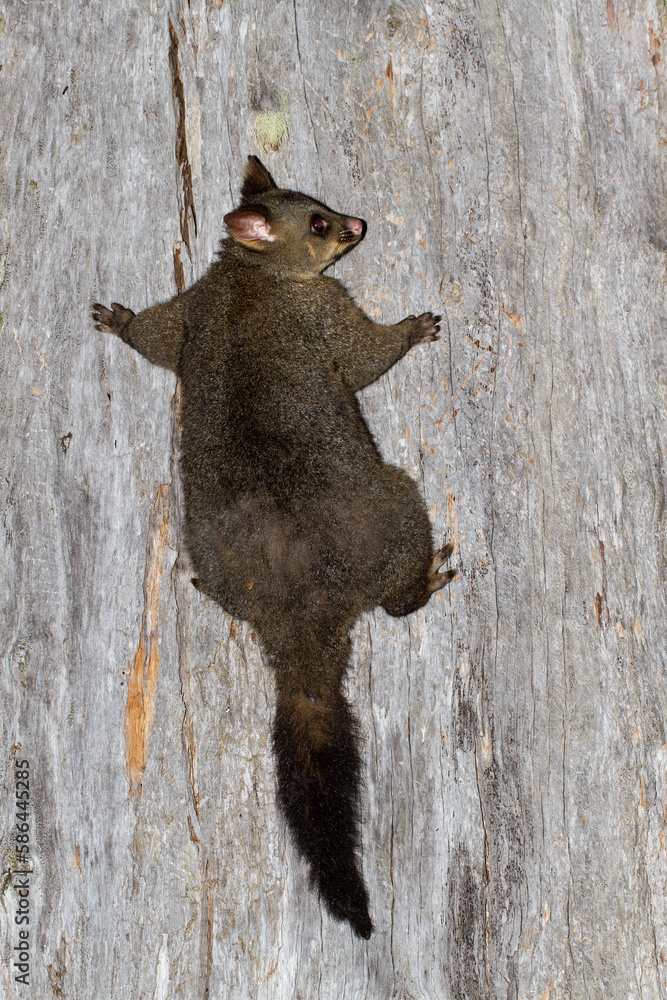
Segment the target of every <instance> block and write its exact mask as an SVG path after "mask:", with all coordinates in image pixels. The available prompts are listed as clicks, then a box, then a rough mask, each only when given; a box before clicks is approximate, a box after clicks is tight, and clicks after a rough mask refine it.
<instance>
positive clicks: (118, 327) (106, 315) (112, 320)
mask: <svg viewBox="0 0 667 1000" xmlns="http://www.w3.org/2000/svg"><path fill="white" fill-rule="evenodd" d="M134 315H135V314H134V313H133V312H132V310H131V309H126V308H125V306H121V305H120V303H119V302H112V303H111V309H107V307H106V306H102V305H100V303H99V302H96V303H95V305H94V306H93V321H94V323H95V329H96V330H101V331H102V333H115V335H116V336H117V337H120V338H121V339H122V340H124V339H125V338H124V337H123V331H124V330H125V327H126V326H127V324H128V323H129V322H130V320H131V319H133V317H134Z"/></svg>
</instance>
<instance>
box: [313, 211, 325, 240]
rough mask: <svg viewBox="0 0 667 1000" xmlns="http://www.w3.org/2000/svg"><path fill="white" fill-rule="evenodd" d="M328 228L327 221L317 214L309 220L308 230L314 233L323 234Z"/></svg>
mask: <svg viewBox="0 0 667 1000" xmlns="http://www.w3.org/2000/svg"><path fill="white" fill-rule="evenodd" d="M328 228H329V223H328V222H326V221H325V220H324V219H322V218H321V217H320V216H319V215H314V216H313V217H312V219H311V220H310V231H311V233H316V234H317V236H324V234H325V233H326V231H327V229H328Z"/></svg>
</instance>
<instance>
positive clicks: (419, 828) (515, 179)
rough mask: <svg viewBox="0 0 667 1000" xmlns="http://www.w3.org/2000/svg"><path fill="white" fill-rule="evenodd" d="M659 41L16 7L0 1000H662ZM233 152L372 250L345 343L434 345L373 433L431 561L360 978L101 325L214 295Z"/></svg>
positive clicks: (171, 459)
mask: <svg viewBox="0 0 667 1000" xmlns="http://www.w3.org/2000/svg"><path fill="white" fill-rule="evenodd" d="M666 26H667V5H666V4H665V0H637V2H635V3H633V4H631V5H628V4H627V3H621V2H620V0H582V2H578V0H506V2H505V3H504V4H503V5H499V4H497V3H496V2H495V0H470V2H467V3H464V2H463V0H444V2H435V0H431V2H430V3H428V4H427V3H421V2H408V0H406V2H398V0H396V2H393V3H388V2H387V0H374V2H371V0H368V2H366V0H358V2H349V3H346V4H319V3H314V2H311V3H306V2H304V0H294V2H286V0H272V2H270V3H269V2H267V3H258V2H257V0H255V2H254V3H252V2H250V0H209V2H208V3H205V2H204V0H190V3H185V2H184V0H172V2H171V3H169V2H164V0H150V2H149V0H139V2H138V3H137V2H135V3H129V2H127V0H107V2H105V3H104V4H89V3H74V2H71V0H65V2H64V3H62V4H55V3H50V2H46V0H30V2H29V0H23V2H19V0H10V2H9V3H5V4H4V5H3V7H2V15H0V32H1V34H2V37H0V51H1V53H2V54H1V55H0V61H1V62H2V68H1V69H0V91H1V93H2V101H1V104H0V107H1V108H2V111H1V112H0V117H1V136H0V145H1V156H2V163H3V168H2V173H1V174H0V192H1V198H0V203H1V204H2V207H3V213H2V221H1V223H0V226H1V235H2V239H1V241H0V292H1V301H0V310H1V313H2V315H1V320H2V327H1V330H0V336H1V338H2V340H1V343H2V355H1V357H2V361H1V364H0V378H1V380H2V389H1V394H0V406H1V407H2V458H1V460H0V467H1V469H2V476H1V477H0V512H1V516H2V523H3V533H2V544H3V561H2V570H1V575H2V602H3V608H4V611H3V615H2V622H1V623H0V637H1V641H0V652H1V656H2V661H1V662H2V697H1V700H0V732H1V734H2V737H1V738H2V753H1V760H0V773H1V774H2V780H3V784H2V803H1V806H0V849H1V851H2V865H3V871H4V876H3V891H2V905H1V906H0V940H1V941H2V957H3V962H2V966H1V967H0V982H1V983H2V987H1V992H2V993H3V995H4V996H7V997H24V996H28V995H30V996H35V997H39V998H46V997H52V996H57V997H61V996H62V997H72V998H74V997H76V998H91V1000H92V998H95V1000H96V998H104V1000H107V998H109V997H114V998H123V997H138V998H146V1000H166V998H176V997H178V998H187V1000H189V998H205V997H209V998H223V997H224V998H227V997H233V998H234V1000H245V998H253V1000H255V998H257V1000H266V998H283V997H295V998H297V997H298V998H302V1000H310V998H316V997H318V998H329V997H332V998H333V997H336V998H338V997H341V998H342V997H345V998H371V1000H375V998H378V1000H380V998H390V997H398V998H406V1000H407V998H410V1000H422V998H428V1000H432V998H437V1000H441V998H442V1000H464V998H465V1000H469V998H470V1000H472V998H484V1000H487V998H489V1000H491V998H497V997H498V998H501V997H502V998H507V1000H530V998H540V1000H560V998H577V1000H578V998H605V1000H609V998H612V1000H626V998H632V1000H654V998H655V1000H666V998H667V733H666V721H665V720H666V717H667V682H666V661H667V638H666V628H665V621H666V619H665V610H666V609H665V603H666V590H665V575H666V572H665V570H666V559H667V516H666V512H665V441H666V434H667V427H666V423H665V404H666V402H667V351H666V347H665V318H666V316H667V300H666V296H665V252H666V251H667V211H666V208H665V183H664V178H665V174H664V166H665V144H666V143H667V110H666V101H667V90H666V79H665V51H664V38H665V28H666ZM248 153H257V154H259V155H260V156H261V157H262V158H263V159H264V161H265V162H266V164H267V166H268V167H269V169H270V170H271V171H272V173H273V174H274V176H275V177H276V179H277V180H278V182H279V183H282V184H284V185H285V186H289V187H296V188H298V189H301V190H304V191H306V192H307V193H309V194H313V195H315V196H317V197H320V198H321V199H322V200H323V201H325V202H327V203H328V204H330V205H331V206H332V207H333V208H336V209H339V210H341V211H345V212H348V213H351V214H353V215H361V216H362V217H365V218H366V219H367V220H368V223H369V228H368V235H367V237H366V240H365V242H364V243H363V244H362V246H361V247H360V248H358V249H357V250H355V252H354V253H353V254H352V255H350V256H348V257H346V258H345V259H344V261H342V262H341V263H340V264H339V265H337V268H336V274H337V276H338V277H340V278H341V279H342V280H343V281H344V282H345V283H346V284H347V286H348V287H349V288H350V289H351V291H352V292H353V293H354V295H355V297H356V299H357V301H359V302H361V303H363V304H364V306H365V308H366V309H367V310H368V312H369V313H370V314H372V315H373V316H377V317H381V318H382V320H383V321H384V322H394V321H396V320H398V319H399V318H401V317H402V316H404V315H405V314H406V313H409V312H420V311H424V310H427V309H431V310H433V311H434V312H442V313H443V316H444V321H443V337H442V339H441V340H440V342H439V343H438V344H434V345H431V347H430V348H428V349H427V348H421V349H418V350H415V351H413V352H411V354H410V355H409V356H408V358H406V359H405V360H404V361H403V362H401V363H400V364H399V365H397V366H396V367H395V368H394V369H393V370H392V371H390V372H389V373H388V374H387V375H386V376H385V377H384V378H382V379H381V380H379V382H377V383H376V384H375V385H374V386H372V387H371V388H370V389H368V390H367V391H365V392H364V393H363V398H362V406H363V410H364V413H365V414H366V416H367V418H368V420H369V423H370V425H371V428H372V430H373V432H374V433H375V434H376V436H377V439H378V441H379V444H380V447H381V449H382V452H383V454H384V456H385V457H386V458H387V460H390V461H393V462H394V463H396V464H400V465H403V466H404V467H405V468H407V469H408V470H409V471H410V472H411V473H412V474H413V475H414V476H415V477H417V479H418V480H419V482H420V484H421V487H422V489H423V492H424V495H425V496H426V499H427V503H428V505H429V506H430V510H431V513H432V517H433V521H434V525H435V529H436V532H437V535H438V536H439V537H442V538H448V537H450V536H451V537H452V538H453V540H454V541H455V543H456V546H457V557H456V558H457V559H458V566H459V576H458V579H457V580H456V581H455V582H454V583H453V584H452V586H451V588H450V589H449V590H448V592H446V593H444V594H442V595H440V596H438V597H436V598H435V599H434V600H433V601H432V602H431V603H430V604H429V605H428V607H427V608H426V609H425V610H423V611H421V612H419V613H418V614H416V615H414V616H413V617H411V618H410V619H408V620H403V621H395V620H390V619H388V618H387V617H386V616H385V615H384V613H381V612H380V611H378V612H377V613H375V614H373V615H370V616H368V617H367V618H366V619H364V620H363V621H362V622H360V623H359V625H358V627H357V629H356V634H355V658H354V666H353V670H352V672H351V677H350V685H349V686H350V694H351V697H352V698H353V701H354V704H355V705H356V709H357V712H358V714H359V717H360V720H361V727H362V732H363V735H364V753H365V769H366V781H367V788H366V792H365V798H364V813H363V818H364V822H363V839H364V866H365V874H366V877H367V880H368V883H369V890H370V895H371V899H372V912H373V917H374V921H375V924H376V928H377V929H376V933H375V934H374V936H373V937H372V938H371V940H370V942H368V943H366V942H362V941H359V940H357V939H354V938H353V937H352V935H351V932H350V930H349V928H348V927H346V926H342V925H338V924H334V923H333V922H332V921H331V920H330V919H329V918H328V917H327V916H326V914H325V913H323V911H322V910H321V908H320V905H319V903H318V900H317V899H316V898H315V897H314V896H313V895H312V894H311V893H310V892H309V890H308V886H307V880H306V876H305V872H304V869H303V867H302V865H301V863H300V862H299V860H298V859H297V858H296V856H295V853H294V851H293V849H292V846H291V844H290V842H289V840H288V839H287V837H286V832H285V828H284V825H283V823H282V821H281V820H280V819H279V817H278V815H277V812H276V805H275V793H274V772H273V763H272V759H271V755H270V745H269V737H268V734H269V728H270V718H271V710H272V700H273V691H272V679H271V676H270V673H269V671H268V669H267V668H266V666H265V665H264V664H263V662H262V657H261V653H260V650H259V648H258V646H257V644H256V642H255V639H254V637H253V636H252V635H251V634H250V632H249V630H248V629H247V628H246V627H245V626H244V624H243V623H242V622H237V621H232V620H230V619H229V618H228V617H226V616H225V615H224V614H223V613H222V612H221V610H220V609H219V608H218V607H217V606H216V605H214V604H213V603H211V602H209V601H207V600H206V599H205V598H203V597H201V596H199V595H198V594H197V592H196V591H195V590H194V589H193V588H192V587H191V586H190V584H189V577H188V574H187V563H186V560H185V557H184V553H183V552H182V549H181V546H180V540H179V538H180V534H179V533H180V528H179V518H180V496H179V484H178V472H177V448H178V398H177V396H178V390H177V387H176V381H175V379H174V377H173V376H170V375H169V374H167V373H165V372H163V371H159V370H157V369H155V368H151V366H150V365H149V364H148V363H147V362H145V361H144V360H143V359H141V358H139V357H138V356H137V355H136V354H134V353H133V352H132V351H130V350H129V349H128V348H126V347H125V346H124V345H122V344H120V343H117V342H112V340H111V338H108V337H106V338H105V337H104V336H103V335H102V334H98V333H96V332H95V331H94V330H93V328H92V324H91V321H90V317H89V313H90V304H91V302H93V301H96V300H98V299H99V300H101V301H104V302H108V301H110V300H118V301H121V302H123V303H124V304H127V305H129V306H131V307H132V308H134V309H135V310H139V309H141V308H144V307H145V306H147V305H149V304H152V303H154V302H156V301H158V300H160V299H164V298H167V297H169V296H170V295H172V294H174V292H175V291H176V288H177V287H178V286H179V285H180V286H181V287H182V285H183V282H184V283H185V284H189V283H190V282H191V281H193V280H195V279H196V278H197V277H198V276H200V275H201V274H202V273H203V271H204V269H205V268H206V266H207V264H208V262H209V260H210V259H211V257H212V254H213V253H214V251H215V248H216V243H217V240H218V239H219V238H220V237H221V236H222V235H223V226H222V217H223V215H224V214H225V212H226V211H229V210H230V208H231V207H232V206H233V204H234V202H235V198H236V195H237V192H238V184H239V179H240V173H241V170H242V166H243V162H244V159H245V156H246V155H247V154H248ZM15 759H17V760H19V761H20V760H24V759H25V760H27V761H28V762H29V771H30V800H29V802H30V809H29V824H30V835H29V836H30V840H29V843H30V848H31V853H30V855H29V858H30V861H31V874H30V875H29V876H24V878H25V879H27V881H28V883H29V885H30V889H29V896H28V897H27V898H28V899H29V907H30V908H29V918H30V923H29V933H30V937H29V947H30V954H31V958H30V983H31V985H30V987H29V988H28V987H25V986H22V985H21V984H19V983H17V982H16V981H15V978H14V977H15V974H16V970H15V969H14V968H13V965H12V963H13V961H14V959H13V957H12V956H13V955H14V950H13V949H14V948H15V945H16V944H17V943H18V942H19V938H18V933H19V930H20V929H21V928H20V926H19V925H17V924H16V923H15V916H16V914H17V909H18V908H19V906H20V899H21V898H22V897H21V896H20V895H19V892H18V888H17V881H18V878H19V876H18V875H17V874H16V872H17V870H18V869H19V868H20V867H21V866H20V861H21V857H22V855H21V854H20V852H19V854H17V851H16V831H17V826H16V822H17V820H16V805H15V801H16V798H15V777H16V768H15V763H14V761H15Z"/></svg>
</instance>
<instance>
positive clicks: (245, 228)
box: [224, 208, 275, 243]
mask: <svg viewBox="0 0 667 1000" xmlns="http://www.w3.org/2000/svg"><path fill="white" fill-rule="evenodd" d="M224 221H225V225H226V226H227V228H228V229H229V231H230V233H231V234H232V236H233V237H234V239H235V240H239V241H240V242H241V243H255V242H257V241H258V240H267V241H269V242H273V240H275V236H274V235H273V233H272V232H271V226H270V225H269V221H268V219H267V218H266V216H265V215H261V214H260V213H259V212H251V211H249V210H248V209H247V208H237V209H236V211H235V212H229V213H228V214H227V215H226V216H225V220H224Z"/></svg>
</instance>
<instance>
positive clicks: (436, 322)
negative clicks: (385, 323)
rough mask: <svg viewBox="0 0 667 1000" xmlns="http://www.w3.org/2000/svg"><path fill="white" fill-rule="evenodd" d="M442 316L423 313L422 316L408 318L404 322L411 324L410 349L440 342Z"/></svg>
mask: <svg viewBox="0 0 667 1000" xmlns="http://www.w3.org/2000/svg"><path fill="white" fill-rule="evenodd" d="M441 319H442V316H434V315H433V313H430V312H429V313H422V314H421V316H406V317H405V319H404V320H403V322H404V323H405V324H408V323H409V324H410V328H409V333H408V339H409V341H410V347H414V346H415V345H416V344H430V343H431V342H432V341H434V340H440V338H439V337H438V331H439V329H440V320H441Z"/></svg>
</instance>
